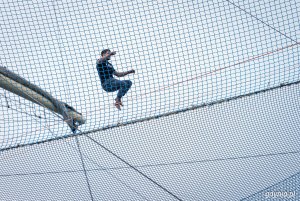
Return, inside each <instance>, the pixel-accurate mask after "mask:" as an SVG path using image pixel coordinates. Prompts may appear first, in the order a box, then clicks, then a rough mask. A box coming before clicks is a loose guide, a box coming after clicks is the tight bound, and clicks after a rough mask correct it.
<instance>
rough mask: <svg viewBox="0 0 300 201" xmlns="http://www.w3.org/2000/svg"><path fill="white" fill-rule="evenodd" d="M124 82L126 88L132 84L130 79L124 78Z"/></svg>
mask: <svg viewBox="0 0 300 201" xmlns="http://www.w3.org/2000/svg"><path fill="white" fill-rule="evenodd" d="M124 83H125V87H126V88H130V87H131V85H132V82H131V81H130V80H125V81H124Z"/></svg>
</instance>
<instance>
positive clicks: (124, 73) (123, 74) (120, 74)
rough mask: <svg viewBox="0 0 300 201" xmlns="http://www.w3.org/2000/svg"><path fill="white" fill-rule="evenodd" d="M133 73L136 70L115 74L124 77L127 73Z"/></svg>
mask: <svg viewBox="0 0 300 201" xmlns="http://www.w3.org/2000/svg"><path fill="white" fill-rule="evenodd" d="M131 73H135V70H130V71H126V72H117V71H115V72H114V75H115V76H117V77H124V76H125V75H128V74H131Z"/></svg>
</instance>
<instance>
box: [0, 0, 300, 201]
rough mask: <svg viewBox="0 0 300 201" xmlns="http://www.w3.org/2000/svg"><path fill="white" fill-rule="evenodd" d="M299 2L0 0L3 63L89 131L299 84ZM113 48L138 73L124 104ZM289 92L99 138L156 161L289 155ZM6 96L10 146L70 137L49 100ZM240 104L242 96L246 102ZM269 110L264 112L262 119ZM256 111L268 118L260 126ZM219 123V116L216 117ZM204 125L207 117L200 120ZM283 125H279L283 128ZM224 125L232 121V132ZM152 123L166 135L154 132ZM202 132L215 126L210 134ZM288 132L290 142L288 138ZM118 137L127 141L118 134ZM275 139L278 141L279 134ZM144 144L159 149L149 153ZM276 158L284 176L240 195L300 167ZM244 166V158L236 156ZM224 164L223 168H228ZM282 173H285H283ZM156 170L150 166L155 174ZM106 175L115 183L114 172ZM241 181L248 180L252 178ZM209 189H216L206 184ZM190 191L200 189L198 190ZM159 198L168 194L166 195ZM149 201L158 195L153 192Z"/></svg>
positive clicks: (2, 134)
mask: <svg viewBox="0 0 300 201" xmlns="http://www.w3.org/2000/svg"><path fill="white" fill-rule="evenodd" d="M230 2H232V3H234V4H232V3H230ZM299 9H300V8H299V2H298V1H296V0H294V1H287V2H279V1H269V0H264V1H237V0H234V1H226V0H216V1H186V0H178V1H173V0H172V1H171V0H169V1H147V0H143V1H127V2H124V1H117V0H113V1H50V0H43V1H1V2H0V26H1V30H0V65H2V66H6V67H7V68H8V69H10V70H11V71H13V72H15V73H17V74H19V75H21V76H22V77H24V78H25V79H27V80H29V81H30V82H32V83H34V84H36V85H38V86H40V87H41V88H42V89H44V90H45V91H47V92H49V93H51V94H52V95H53V96H54V97H55V98H57V99H58V100H61V101H64V102H66V103H68V104H69V105H71V106H73V107H74V108H75V109H76V110H77V111H79V112H81V113H82V114H83V116H84V117H85V118H86V119H87V122H86V124H85V125H82V126H81V127H80V130H81V131H82V132H85V131H89V130H92V129H100V128H102V127H105V126H108V125H115V124H118V123H123V122H128V121H133V120H137V119H141V118H144V117H151V116H154V115H160V114H164V113H168V112H172V111H175V110H179V109H184V108H187V107H191V106H193V105H201V104H203V103H210V102H213V101H218V100H222V99H226V98H230V97H236V96H239V95H245V94H248V93H251V92H255V91H259V90H263V89H267V88H271V87H275V86H278V85H280V84H281V83H291V82H295V81H298V80H299V75H300V70H299V65H300V64H299V44H296V43H297V42H296V41H299V36H300V32H299V12H300V10H299ZM104 48H110V49H111V50H115V51H117V54H116V55H115V56H114V57H112V61H111V62H112V64H113V65H114V67H115V69H117V70H118V71H126V70H129V69H135V70H136V74H134V75H129V76H127V77H125V78H122V79H130V80H132V81H133V86H132V88H131V90H130V91H129V93H128V94H127V95H126V96H125V97H124V99H123V102H124V107H123V109H122V111H118V110H116V108H115V107H114V106H113V103H114V98H115V96H116V93H106V92H104V91H103V90H102V89H101V85H100V80H99V77H98V74H97V71H96V68H95V67H96V59H97V58H98V57H99V54H100V52H101V50H102V49H104ZM296 86H298V85H296ZM289 89H290V88H289ZM291 90H292V92H290V91H289V90H283V91H280V92H278V93H276V94H271V95H269V97H268V96H263V97H262V98H261V99H255V98H253V99H251V100H249V105H247V107H243V106H245V105H243V104H246V103H244V101H242V100H240V102H239V101H236V102H234V104H233V103H232V106H230V107H231V108H229V109H228V113H226V112H225V111H227V109H226V106H227V105H226V104H227V103H223V106H217V108H219V107H220V108H222V110H224V111H223V112H222V111H218V109H205V108H204V109H200V111H198V113H199V114H198V115H196V117H194V118H196V119H197V122H198V123H199V124H197V123H194V124H192V125H189V121H188V119H189V118H188V117H185V114H179V115H178V116H176V117H172V118H176V120H171V117H170V119H168V120H166V121H168V122H171V123H170V126H164V125H163V124H162V125H159V126H156V125H155V124H154V126H152V124H151V125H148V124H147V123H145V124H137V126H132V128H131V127H130V128H128V130H126V131H123V130H118V128H117V129H115V130H114V131H108V132H112V133H113V134H116V135H117V136H118V137H112V138H113V140H112V141H111V142H113V143H111V144H110V141H109V139H106V137H104V138H103V139H101V141H102V142H106V143H108V144H107V145H108V146H109V147H115V151H117V152H118V153H123V156H124V157H126V158H127V159H128V160H129V159H131V160H132V161H131V162H132V163H134V164H136V165H141V164H144V163H147V164H148V163H150V164H151V163H158V162H157V160H158V161H160V162H164V161H166V160H167V159H170V161H183V159H187V160H201V159H210V158H211V156H214V157H212V158H220V157H225V156H228V155H227V154H229V156H232V157H233V156H236V155H235V154H234V153H236V154H237V155H239V156H241V155H243V154H245V155H247V154H250V155H251V154H262V153H273V152H275V151H277V149H278V146H280V147H281V148H282V150H280V151H294V150H299V145H297V144H296V143H292V144H289V145H287V144H286V143H287V142H289V143H290V142H294V141H295V142H296V140H294V139H296V138H298V139H299V136H297V135H295V133H297V130H299V126H298V125H300V124H299V123H300V122H299V116H298V115H297V114H298V113H296V111H297V110H298V109H299V104H298V102H297V101H294V99H295V98H297V99H298V100H299V95H298V94H299V92H298V91H299V87H298V88H297V87H293V88H292V89H291ZM285 93H288V94H289V95H286V94H285ZM273 96H274V98H273ZM5 97H6V98H5ZM275 97H276V98H275ZM0 100H1V106H0V110H1V111H0V112H1V113H2V114H3V115H1V116H0V148H1V149H3V148H7V147H11V146H16V145H17V144H27V143H33V142H37V141H42V140H46V139H51V138H54V137H56V136H63V135H66V134H71V131H70V129H69V127H68V126H67V124H65V123H64V122H62V121H61V119H60V118H58V117H57V116H56V115H54V114H53V113H51V112H50V111H48V110H46V109H44V108H43V107H40V106H38V105H36V104H34V103H31V102H29V101H27V100H24V99H23V98H20V97H18V96H17V95H14V94H12V93H10V92H7V91H5V90H3V89H0ZM272 100H276V102H274V105H272V104H269V101H272ZM251 101H252V102H251ZM285 101H286V102H285ZM289 101H290V102H289ZM262 102H263V103H262ZM235 104H236V105H239V104H240V107H237V106H235ZM247 104H248V103H247ZM261 104H263V105H264V107H262V106H260V105H261ZM285 104H286V105H285ZM8 105H9V106H10V108H8V107H7V106H8ZM276 107H277V108H276ZM256 109H257V111H256V112H255V113H254V111H255V110H256ZM272 109H274V111H272ZM220 110H221V109H220ZM206 112H207V113H206ZM261 113H262V114H263V118H262V119H260V117H259V114H261ZM35 115H36V116H41V117H42V119H39V118H37V117H35ZM244 115H245V116H246V117H245V116H244ZM277 115H279V116H277ZM203 116H205V117H206V118H204V117H203ZM233 116H234V117H233ZM281 117H282V118H281ZM230 118H232V119H230ZM243 118H245V119H243ZM192 119H193V118H192ZM192 119H190V121H191V120H192ZM227 119H230V121H229V120H227ZM241 119H243V120H241ZM257 119H260V120H261V121H264V124H262V125H260V126H261V127H260V126H259V125H258V124H259V122H260V121H258V120H257ZM283 119H284V120H283ZM239 120H241V121H242V125H241V124H240V123H241V122H239ZM275 120H276V121H275ZM215 121H216V122H219V124H215ZM172 122H173V123H172ZM203 122H206V123H205V124H207V125H206V126H203V125H202V123H203ZM235 122H239V123H237V124H235ZM166 124H167V123H166ZM178 125H182V128H180V129H178V127H177V126H178ZM274 125H277V126H278V125H280V126H279V127H278V129H279V128H280V129H279V130H277V131H276V132H275V129H274V128H273V127H274ZM202 126H203V127H202ZM224 127H226V129H229V130H227V131H226V132H225V134H224V130H223V128H224ZM258 127H259V128H258ZM154 128H155V129H157V131H155V132H154V131H153V130H151V129H154ZM204 128H206V130H202V129H204ZM130 129H132V130H130ZM148 129H149V130H148ZM207 129H208V130H207ZM256 129H257V130H256ZM137 130H141V132H137ZM117 131H119V132H117ZM200 131H202V132H207V133H205V134H201V135H203V136H202V137H201V138H200V137H199V133H201V132H200ZM156 132H157V133H156ZM104 133H105V135H106V132H104ZM158 133H159V134H162V136H160V135H159V134H158ZM191 133H193V134H191ZM216 133H218V134H219V135H217V134H216ZM226 133H227V134H226ZM113 134H112V135H113ZM190 134H191V135H192V137H191V136H189V135H190ZM223 134H224V135H223ZM97 135H104V134H99V133H98V134H97ZM153 135H154V136H153ZM157 135H158V136H157ZM244 135H246V136H248V137H249V138H247V139H248V140H249V141H248V140H246V142H245V139H244V138H243V137H244ZM108 136H110V135H108ZM159 136H160V137H159ZM182 136H183V137H182ZM217 136H220V137H221V138H218V137H217ZM282 136H284V139H283V140H280V139H281V137H282ZM108 138H109V137H108ZM117 138H118V139H119V138H120V139H122V140H123V141H121V142H119V141H118V140H116V139H117ZM135 138H137V139H135ZM80 139H81V138H80ZM162 139H163V140H162ZM203 139H205V140H204V141H202V140H203ZM209 139H210V140H209ZM254 139H256V140H257V139H259V140H257V142H258V144H259V145H257V146H255V145H254V144H255V143H253V140H254ZM273 139H276V140H275V141H274V142H273V141H272V140H273ZM73 140H74V139H72V140H71V142H64V143H63V144H64V145H65V146H66V147H69V148H67V149H70V150H72V149H73V148H71V147H74V146H75V144H74V142H73ZM107 140H108V141H107ZM116 141H117V142H116ZM183 141H184V143H183ZM84 142H85V140H82V143H84ZM160 142H164V143H162V144H161V143H160ZM65 143H67V144H65ZM70 143H71V145H70ZM72 143H73V144H72ZM168 143H169V144H168ZM182 143H183V144H182ZM193 143H195V144H193ZM223 143H225V144H223ZM227 143H228V144H227ZM266 144H267V146H265V145H266ZM225 145H226V146H225ZM53 146H54V145H53ZM83 146H84V145H83ZM91 146H92V145H91V144H90V143H87V144H86V145H85V147H86V149H88V150H89V151H88V150H87V152H88V154H87V155H90V154H92V153H93V151H91V150H90V149H91V148H90V147H91ZM147 146H148V147H150V148H149V149H147V148H146V149H145V147H147ZM164 146H166V147H167V148H166V150H164ZM202 146H203V147H204V148H203V147H202ZM224 146H225V147H226V148H224ZM172 147H173V148H172ZM174 147H175V148H174ZM201 147H202V148H203V150H202V148H201ZM245 147H247V148H246V149H245ZM262 147H263V148H262ZM75 149H77V148H76V146H75ZM169 149H171V150H172V151H173V152H172V151H170V150H169ZM199 149H201V151H199ZM154 150H157V152H155V151H154ZM176 150H180V151H182V155H181V156H180V157H179V158H177V157H176V155H178V154H173V153H174V152H175V153H176ZM257 150H259V151H258V152H256V151H257ZM30 153H31V152H30ZM134 153H141V155H140V156H139V157H140V158H137V159H136V158H135V157H133V156H134ZM158 153H160V154H158ZM161 153H168V154H161ZM195 153H197V154H196V155H195ZM74 154H75V155H76V154H78V153H77V152H76V153H74ZM132 154H133V156H132ZM152 154H153V155H152ZM203 154H204V155H205V156H203ZM35 155H36V153H35V152H33V154H32V155H30V154H29V156H28V157H29V158H30V157H32V158H33V159H34V156H35ZM54 155H55V154H54ZM146 156H147V157H146ZM158 156H159V157H158ZM62 157H63V156H62ZM90 157H92V156H90ZM110 157H111V156H109V157H108V158H110ZM136 157H138V156H136ZM174 157H175V158H174ZM291 157H292V156H291ZM295 157H296V156H295ZM297 157H299V156H297ZM146 159H147V160H146ZM297 159H299V158H297ZM52 160H53V159H52ZM70 160H72V159H70ZM86 160H87V159H86ZM145 160H146V161H145ZM152 160H153V161H152ZM271 162H272V161H271ZM271 162H270V163H271ZM273 162H274V163H272V165H274V164H276V165H277V166H278V168H277V169H276V168H275V169H274V172H275V173H276V174H277V175H278V177H276V178H273V179H271V180H268V181H267V182H266V183H264V182H263V181H261V182H258V183H259V184H258V186H255V187H253V189H251V190H249V189H245V192H244V193H243V194H239V195H237V196H236V197H235V198H237V197H240V198H241V197H242V196H246V195H247V194H249V192H252V193H254V192H255V190H260V189H261V188H263V187H267V185H271V184H272V182H276V181H279V180H280V179H283V178H285V177H287V176H289V175H291V174H293V173H296V172H297V170H298V171H299V168H297V167H299V164H298V162H299V160H296V158H293V159H291V161H290V163H288V162H286V164H285V165H282V166H280V165H279V164H282V163H280V162H279V159H276V160H275V161H273ZM96 163H97V164H98V165H99V161H97V160H96ZM249 163H250V162H249ZM251 163H252V162H251ZM100 164H101V163H100ZM108 164H111V159H109V160H108V161H107V165H104V167H107V166H109V165H108ZM257 164H258V166H259V165H261V163H257ZM79 165H80V164H79ZM236 165H237V166H239V164H238V163H237V164H236ZM243 165H244V166H245V169H243V168H242V167H241V170H242V169H243V170H245V171H246V172H247V168H246V166H247V163H246V164H245V163H244V164H243ZM62 166H63V165H62ZM229 166H230V165H229ZM287 166H289V167H290V169H287V168H286V167H287ZM79 167H80V166H79ZM220 167H222V168H224V167H225V166H224V167H223V166H222V165H221V164H220ZM230 167H232V166H230ZM253 167H256V166H255V165H254V166H253ZM90 168H93V167H90ZM197 168H199V167H197ZM197 168H196V169H197ZM205 168H208V166H207V167H205ZM208 169H210V168H208ZM282 169H285V171H286V172H285V173H282V174H279V173H278V172H280V171H282ZM155 170H156V171H158V170H157V169H155ZM218 170H220V169H218ZM225 170H226V171H227V169H226V168H224V171H225ZM259 170H261V174H264V173H265V172H266V171H267V172H268V171H269V172H268V175H272V173H274V172H272V171H271V170H269V169H263V167H261V168H259ZM263 170H264V171H263ZM149 171H150V170H149ZM168 171H170V172H172V170H168ZM174 171H175V172H176V171H179V170H178V169H176V170H174ZM193 171H194V173H195V175H197V176H200V175H202V176H203V174H200V173H199V171H197V170H193ZM226 171H225V172H226ZM221 172H222V171H221ZM221 172H219V173H220V174H222V173H221ZM257 172H258V171H257ZM257 172H256V173H257ZM271 172H272V173H271ZM213 173H215V172H214V171H211V172H210V174H213ZM227 173H228V172H227ZM256 173H255V172H254V173H253V175H255V174H256ZM80 174H81V173H80ZM97 174H98V173H97ZM128 174H131V172H130V173H128ZM149 174H152V173H151V171H150V173H149ZM161 174H162V175H163V173H161ZM166 174H167V173H166ZM170 174H171V173H170ZM247 174H248V173H247ZM121 175H122V173H121ZM182 175H186V174H182ZM182 175H181V176H182ZM191 175H193V174H191ZM191 175H190V177H192V176H191ZM195 175H194V176H195ZM243 175H244V174H243ZM245 175H246V173H245ZM251 175H252V174H249V177H251ZM253 175H252V176H253ZM106 176H107V175H106ZM256 176H257V175H256ZM99 177H100V176H99ZM95 178H98V177H96V176H95ZM95 178H94V179H95ZM126 178H127V177H126ZM128 178H133V177H128ZM128 178H127V179H128ZM134 178H135V177H134ZM245 178H246V177H245ZM245 178H244V177H241V178H237V180H238V182H234V181H232V183H230V182H229V183H230V184H232V186H234V185H236V184H237V183H238V184H239V185H240V184H241V183H242V180H244V179H245ZM247 178H248V177H247ZM108 179H111V178H110V176H109V175H108ZM136 179H138V178H136ZM158 179H159V180H164V179H163V178H158ZM190 179H192V178H190ZM125 180H126V179H125ZM133 180H134V179H133ZM175 180H176V179H174V181H175ZM177 180H181V179H178V178H177ZM177 180H176V181H177ZM208 180H209V179H208ZM3 181H6V180H2V182H3ZM141 181H143V182H144V180H141ZM197 181H198V179H197ZM165 182H166V185H167V186H172V185H173V184H171V183H172V182H173V180H170V181H167V180H166V181H165ZM177 182H178V181H177ZM210 182H212V181H210ZM175 183H176V182H175ZM192 183H193V182H192ZM196 183H197V182H196ZM253 183H255V182H253ZM253 183H251V185H252V184H253ZM78 185H79V186H80V184H78ZM95 185H99V184H95ZM190 185H191V186H192V185H193V184H190ZM201 185H202V184H201ZM220 185H221V183H220ZM228 185H229V184H228ZM241 185H242V184H241ZM243 185H245V188H246V186H248V185H250V184H249V183H247V184H246V183H243ZM112 186H114V185H112ZM142 186H143V185H142ZM175 186H176V184H174V186H172V187H174V188H175ZM229 186H230V185H229ZM172 187H171V188H172ZM153 188H155V187H153ZM204 188H205V189H206V190H207V189H209V186H206V187H204ZM224 188H225V189H226V187H224ZM224 188H222V189H223V190H224ZM117 189H118V188H117ZM175 189H176V188H175ZM191 189H192V191H193V193H194V194H195V196H196V197H197V196H198V197H199V194H197V192H196V191H197V190H195V189H193V188H192V187H191ZM220 189H221V188H220ZM54 190H55V189H54ZM127 190H128V189H127ZM177 190H178V192H180V191H181V190H182V189H181V188H180V187H179V186H177ZM116 191H118V190H116ZM182 191H184V190H182ZM225 191H226V190H224V192H225ZM120 192H121V191H120ZM126 192H127V191H126ZM151 192H156V190H153V191H151ZM207 192H208V191H207ZM187 194H188V193H187ZM187 194H185V195H184V196H188V195H187ZM222 194H223V193H222ZM159 195H160V194H158V195H157V196H158V197H157V199H158V200H159ZM162 196H165V194H164V193H162ZM190 196H192V194H190ZM207 196H208V195H207ZM228 196H229V195H228ZM208 198H209V197H207V198H206V199H208ZM149 199H150V200H152V199H151V197H150V198H149ZM165 199H166V200H168V199H167V198H165ZM228 199H230V197H228ZM189 200H193V198H192V197H189ZM208 200H209V199H208Z"/></svg>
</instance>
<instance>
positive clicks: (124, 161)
mask: <svg viewBox="0 0 300 201" xmlns="http://www.w3.org/2000/svg"><path fill="white" fill-rule="evenodd" d="M84 136H85V137H87V138H89V139H90V140H92V141H93V142H95V143H96V144H98V145H99V146H100V147H102V148H103V149H104V150H106V151H107V152H109V153H110V154H112V155H113V156H115V157H116V158H117V159H119V160H120V161H122V162H123V163H125V164H126V165H128V166H129V167H130V168H132V169H133V170H135V171H136V172H137V173H139V174H140V175H142V176H143V177H145V178H146V179H148V180H149V181H151V182H152V183H154V184H155V185H156V186H158V187H159V188H161V189H162V190H164V191H165V192H167V193H168V194H170V195H171V196H173V197H174V198H175V199H177V200H180V201H182V199H180V198H179V197H178V196H176V195H175V194H174V193H172V192H171V191H169V190H168V189H166V188H165V187H163V186H162V185H161V184H159V183H158V182H156V181H154V180H153V179H151V178H150V177H148V176H147V175H146V174H144V173H143V172H141V171H140V170H138V169H137V168H136V167H134V166H133V165H131V164H130V163H128V162H127V161H126V160H124V159H123V158H121V157H120V156H118V155H117V154H115V153H114V152H112V151H111V150H110V149H108V148H106V147H105V146H104V145H102V144H100V143H99V142H98V141H96V140H95V139H93V138H92V137H90V136H89V135H84Z"/></svg>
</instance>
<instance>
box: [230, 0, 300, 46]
mask: <svg viewBox="0 0 300 201" xmlns="http://www.w3.org/2000/svg"><path fill="white" fill-rule="evenodd" d="M225 1H227V2H229V3H230V4H232V5H233V6H235V7H237V8H239V9H240V10H242V11H244V12H245V13H247V14H248V15H250V16H251V17H253V18H255V19H256V20H258V21H260V22H261V23H263V24H264V25H267V26H268V27H270V28H271V29H273V30H275V31H276V32H278V33H280V34H281V35H283V36H285V37H286V38H288V39H290V40H291V41H293V42H295V43H298V42H297V41H296V40H294V39H292V38H291V37H289V36H288V35H286V34H284V33H282V32H281V31H279V30H277V29H275V28H274V27H272V26H270V25H269V24H267V23H265V22H264V21H262V20H261V19H259V18H258V17H256V16H255V15H252V14H251V13H250V12H247V11H246V10H245V9H243V8H241V7H240V6H238V5H236V4H235V3H232V2H230V1H229V0H225Z"/></svg>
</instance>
